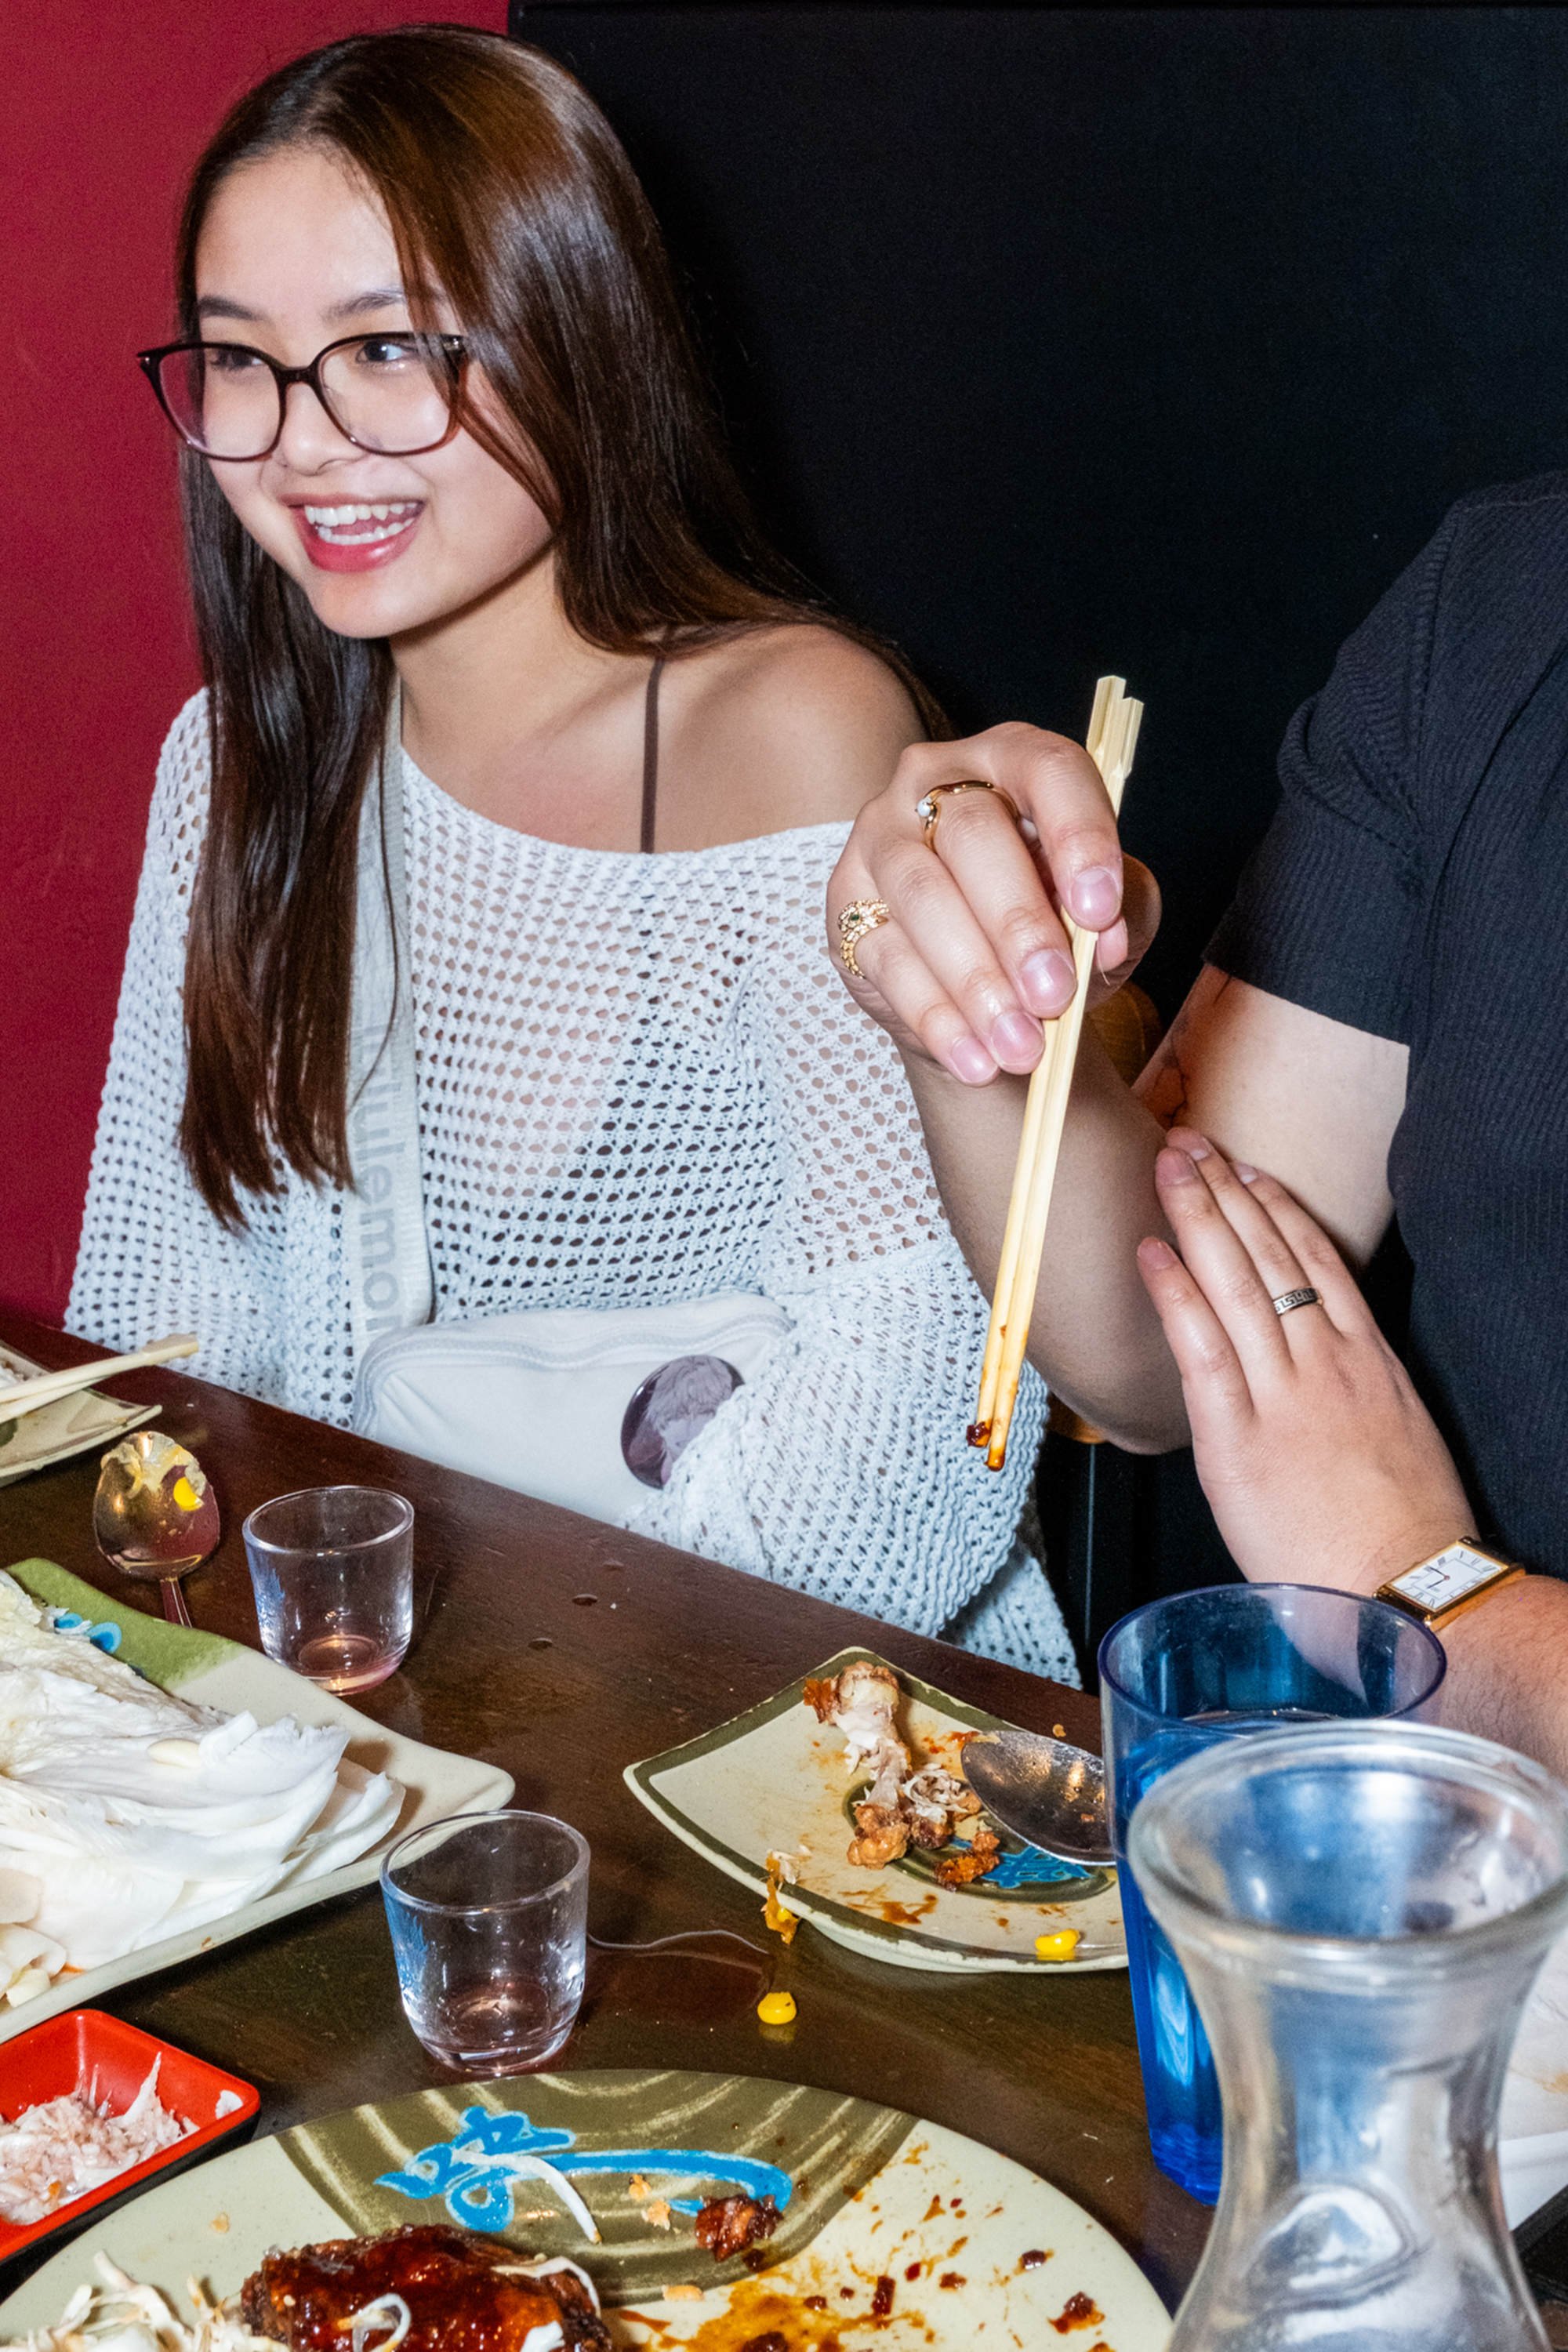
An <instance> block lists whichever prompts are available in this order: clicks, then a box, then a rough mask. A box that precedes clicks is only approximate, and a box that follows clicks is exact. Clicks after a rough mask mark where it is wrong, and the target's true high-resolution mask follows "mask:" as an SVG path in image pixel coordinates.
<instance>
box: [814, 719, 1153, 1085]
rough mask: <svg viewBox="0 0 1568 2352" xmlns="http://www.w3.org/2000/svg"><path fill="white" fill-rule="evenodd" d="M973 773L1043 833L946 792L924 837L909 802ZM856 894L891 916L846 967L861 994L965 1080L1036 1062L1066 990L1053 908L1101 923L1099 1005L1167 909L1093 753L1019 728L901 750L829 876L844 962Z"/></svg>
mask: <svg viewBox="0 0 1568 2352" xmlns="http://www.w3.org/2000/svg"><path fill="white" fill-rule="evenodd" d="M972 780H977V781H979V782H985V783H990V784H994V785H998V786H1000V788H1001V790H1002V791H1003V792H1005V793H1007V795H1008V797H1009V798H1010V799H1011V800H1012V801H1013V802H1014V803H1016V806H1017V809H1018V813H1019V815H1020V816H1021V817H1023V818H1026V819H1027V820H1028V822H1029V823H1030V824H1031V825H1032V826H1033V828H1034V830H1035V834H1036V835H1037V839H1036V840H1035V841H1034V842H1033V843H1031V842H1029V841H1027V840H1026V838H1025V836H1024V835H1022V834H1021V833H1020V831H1019V829H1018V827H1017V825H1016V824H1014V822H1013V819H1012V817H1011V816H1010V815H1009V814H1008V812H1007V807H1006V803H1005V802H1004V801H1002V800H1000V799H999V798H998V797H997V795H996V793H984V792H978V793H948V794H946V795H944V797H943V799H942V804H941V805H942V814H941V816H940V818H939V820H938V823H937V827H936V838H935V842H934V845H933V847H932V848H931V849H928V848H927V847H926V845H925V842H924V839H923V837H922V834H923V828H922V826H921V820H920V818H919V817H918V816H917V815H916V814H915V803H917V802H918V801H920V800H921V799H922V798H923V797H924V795H925V794H926V793H929V792H930V791H931V789H932V787H933V786H934V785H937V784H952V783H962V782H966V781H972ZM1124 893H1125V897H1124ZM858 898H880V899H882V900H884V901H885V902H886V904H887V906H888V908H889V910H890V914H891V919H890V920H889V922H886V923H884V924H882V925H880V926H879V928H878V929H876V930H874V931H870V932H868V933H867V934H866V936H865V938H864V939H863V940H861V941H860V943H859V945H858V949H857V950H856V956H857V961H858V963H859V965H860V969H861V971H862V973H863V974H864V977H863V978H862V979H860V980H858V981H857V980H855V979H854V978H853V977H852V976H851V975H849V974H845V977H846V979H847V982H848V985H849V987H850V989H851V991H852V992H853V994H854V995H855V997H856V999H857V1001H858V1003H860V1004H862V1005H863V1006H864V1007H865V1009H866V1011H867V1012H868V1013H870V1014H871V1015H872V1016H873V1017H874V1018H875V1019H876V1020H878V1021H879V1022H880V1023H881V1024H882V1025H883V1027H884V1028H885V1029H888V1030H890V1031H891V1033H892V1034H893V1036H894V1037H895V1038H896V1039H897V1041H898V1043H899V1045H900V1047H901V1048H902V1049H903V1050H904V1051H905V1052H906V1053H907V1054H913V1055H920V1056H923V1057H925V1058H926V1059H928V1060H930V1061H931V1062H935V1063H937V1064H939V1065H940V1066H942V1068H944V1069H946V1070H950V1071H951V1072H952V1075H953V1076H955V1077H957V1078H961V1079H963V1081H964V1083H965V1084H966V1085H969V1086H984V1084H985V1083H986V1082H987V1081H988V1080H989V1079H991V1078H994V1076H996V1074H997V1072H998V1070H1012V1071H1017V1072H1022V1071H1026V1070H1030V1069H1033V1067H1034V1066H1035V1064H1036V1063H1037V1061H1038V1059H1039V1057H1040V1047H1041V1039H1040V1023H1041V1021H1042V1020H1043V1019H1044V1020H1048V1019H1050V1018H1052V1017H1053V1016H1054V1015H1055V1014H1057V1013H1060V1012H1062V1011H1063V1009H1064V1008H1065V1006H1066V1005H1067V1003H1068V1001H1069V999H1070V997H1071V995H1072V989H1073V966H1072V955H1071V951H1070V950H1069V948H1068V940H1067V934H1066V932H1065V931H1064V929H1062V926H1061V923H1060V921H1059V920H1058V911H1057V910H1058V908H1064V907H1065V908H1066V909H1067V911H1068V914H1070V915H1071V917H1072V919H1073V920H1074V921H1075V923H1079V924H1080V925H1082V926H1083V927H1084V928H1085V929H1089V930H1093V931H1098V932H1099V934H1100V941H1099V947H1098V950H1097V952H1096V967H1097V982H1096V988H1095V994H1094V996H1093V997H1092V998H1091V1000H1090V1001H1091V1003H1092V1002H1095V1001H1098V999H1099V998H1100V997H1104V996H1109V995H1110V994H1111V993H1112V992H1114V991H1115V990H1116V989H1117V988H1119V987H1120V986H1121V983H1122V982H1123V981H1124V980H1126V979H1127V978H1128V977H1129V976H1130V974H1131V972H1132V971H1133V970H1134V969H1135V968H1136V966H1137V964H1138V962H1139V960H1140V959H1141V957H1142V955H1143V953H1144V952H1145V950H1147V948H1148V946H1149V942H1150V941H1151V940H1152V938H1153V936H1154V933H1155V930H1156V929H1157V928H1158V925H1159V920H1160V894H1159V891H1158V889H1157V888H1156V887H1155V884H1154V878H1153V877H1152V874H1150V872H1149V871H1148V868H1147V867H1146V866H1140V865H1138V864H1137V862H1136V861H1135V860H1131V859H1130V860H1127V861H1126V862H1125V864H1124V862H1123V859H1122V856H1121V845H1120V844H1119V843H1118V841H1117V837H1116V821H1115V819H1114V817H1113V816H1112V814H1111V812H1110V801H1109V800H1108V798H1107V796H1106V792H1105V786H1104V784H1103V783H1102V782H1100V772H1099V770H1098V769H1097V768H1096V767H1095V764H1094V762H1093V761H1092V760H1091V759H1090V758H1089V753H1088V752H1087V751H1085V750H1084V748H1083V746H1082V745H1081V744H1080V743H1071V742H1068V740H1066V739H1065V738H1063V737H1062V736H1059V735H1047V734H1044V733H1042V732H1041V731H1040V730H1039V729H1037V728H1034V727H1025V726H1007V727H993V728H992V729H991V730H989V731H988V732H987V733H985V734H984V735H975V736H972V737H971V738H970V739H969V740H968V741H967V742H963V743H917V744H913V745H911V746H910V749H909V750H908V751H905V753H904V754H903V756H902V758H901V759H900V761H899V765H898V770H897V772H896V773H895V775H894V777H893V781H892V782H891V783H890V784H889V786H888V788H887V790H886V791H885V792H882V793H879V794H878V795H877V797H876V799H875V800H873V801H869V802H868V803H867V804H866V806H865V807H864V808H863V809H862V810H861V812H860V814H859V816H858V818H857V819H856V823H855V829H854V831H853V833H852V834H851V835H850V836H849V839H848V841H847V843H846V844H845V847H844V855H843V856H842V857H841V858H840V860H839V862H838V866H837V870H836V871H835V873H834V876H833V879H832V881H831V883H830V884H829V886H828V893H827V921H828V938H829V942H830V944H831V947H832V950H833V954H834V961H835V962H836V963H837V962H838V917H839V913H840V911H841V909H842V908H845V907H847V906H848V905H850V904H851V903H852V902H853V901H854V900H855V899H858ZM840 969H841V970H842V966H840Z"/></svg>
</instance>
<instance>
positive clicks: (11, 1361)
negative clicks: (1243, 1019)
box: [0, 1348, 163, 1486]
mask: <svg viewBox="0 0 1568 2352" xmlns="http://www.w3.org/2000/svg"><path fill="white" fill-rule="evenodd" d="M45 1370H47V1366H46V1365H44V1364H35V1363H34V1362H32V1361H31V1360H30V1359H29V1358H28V1357H26V1356H18V1355H17V1354H16V1351H15V1350H14V1349H10V1348H0V1382H3V1383H5V1384H6V1385H7V1386H8V1385H9V1383H10V1382H11V1381H30V1380H31V1379H32V1378H33V1376H34V1374H35V1373H37V1372H41V1371H45ZM162 1410H163V1407H162V1406H161V1405H155V1404H122V1403H121V1401H120V1399H119V1398H118V1397H110V1396H103V1395H101V1394H100V1391H98V1390H97V1389H75V1390H73V1391H72V1392H71V1394H70V1395H69V1396H67V1397H61V1398H60V1399H59V1400H58V1402H56V1403H54V1404H41V1405H38V1406H37V1408H36V1409H35V1410H34V1411H33V1412H22V1413H17V1414H16V1416H15V1417H14V1418H13V1419H12V1420H10V1421H7V1420H6V1419H5V1412H4V1410H3V1409H0V1486H12V1485H14V1484H15V1482H16V1479H18V1478H26V1476H27V1475H28V1474H29V1473H30V1472H32V1471H34V1470H47V1468H48V1466H49V1465H50V1463H51V1462H68V1461H69V1459H70V1457H71V1455H72V1454H85V1453H86V1452H87V1450H88V1448H89V1446H92V1445H111V1444H113V1443H114V1441H115V1440H116V1439H117V1438H121V1437H123V1436H124V1434H125V1433H126V1431H127V1430H128V1429H139V1428H140V1427H141V1425H142V1423H143V1422H144V1421H152V1420H153V1419H155V1418H156V1416H157V1414H158V1413H159V1412H162Z"/></svg>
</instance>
